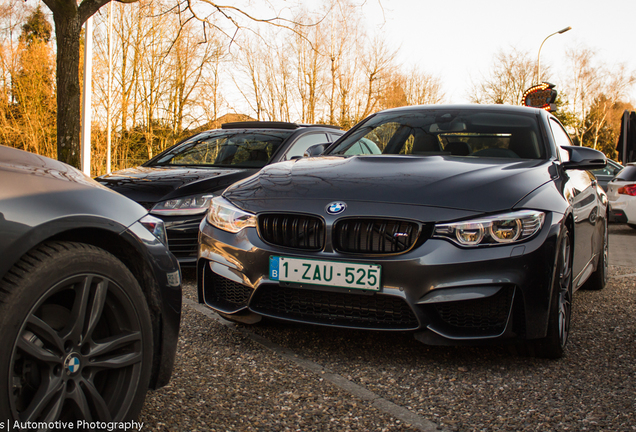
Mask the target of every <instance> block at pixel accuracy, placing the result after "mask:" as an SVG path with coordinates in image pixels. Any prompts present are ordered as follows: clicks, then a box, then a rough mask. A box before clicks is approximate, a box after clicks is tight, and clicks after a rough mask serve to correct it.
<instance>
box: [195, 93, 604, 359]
mask: <svg viewBox="0 0 636 432" xmlns="http://www.w3.org/2000/svg"><path fill="white" fill-rule="evenodd" d="M605 164H606V158H605V156H604V155H603V154H602V153H600V152H598V151H595V150H592V149H589V148H584V147H575V146H572V143H571V141H570V138H569V136H568V134H567V133H566V131H565V130H564V128H563V126H562V125H561V124H560V123H559V121H558V120H557V119H556V118H555V117H554V116H552V115H551V114H549V113H548V112H547V111H544V110H539V109H532V108H525V107H511V106H484V105H460V106H443V105H438V106H421V107H405V108H397V109H392V110H387V111H382V112H379V113H377V114H374V115H372V116H370V117H368V118H366V119H365V120H363V121H362V122H361V123H359V124H358V125H357V126H355V127H354V128H353V129H351V130H350V131H349V132H348V133H347V134H346V135H344V136H343V137H342V138H341V139H339V140H338V141H337V142H335V143H334V144H333V145H331V146H330V147H329V148H328V149H327V150H326V152H325V154H324V155H323V156H322V157H317V158H303V159H297V160H292V161H287V162H281V163H277V164H273V165H270V166H267V167H266V168H264V169H263V170H262V171H260V172H259V173H258V174H256V175H254V176H252V177H249V178H247V179H245V180H243V181H241V182H239V183H237V184H235V185H233V186H231V187H229V188H228V189H227V190H226V191H225V192H224V193H223V195H222V196H220V197H216V198H214V199H213V200H212V202H211V206H210V211H209V212H208V215H207V216H206V219H205V220H204V221H203V222H202V223H201V227H200V228H201V233H200V246H199V258H198V289H199V301H200V302H201V303H205V304H206V305H208V306H209V307H211V308H213V309H214V310H216V311H218V312H219V313H221V314H222V315H223V316H225V317H227V318H229V319H233V320H236V321H242V322H247V323H253V322H257V321H258V319H259V318H260V317H262V316H265V317H272V318H276V319H280V320H286V321H291V322H302V323H312V324H318V325H326V326H336V327H348V328H358V329H373V330H389V331H412V332H413V333H414V335H415V337H416V339H418V340H420V341H422V342H424V343H428V344H443V345H449V344H484V343H488V342H503V341H510V342H514V343H515V344H516V345H517V346H518V347H519V348H520V349H521V350H523V351H524V352H527V353H528V354H531V355H536V356H539V357H547V358H559V357H561V356H563V354H564V352H565V347H566V344H567V341H568V335H569V332H570V319H571V315H572V304H573V294H574V292H575V291H576V290H577V289H579V288H581V287H586V288H589V289H597V290H598V289H602V288H603V287H604V286H605V283H606V278H607V252H608V235H607V213H608V206H607V197H606V195H605V193H604V192H603V190H602V189H601V188H600V187H599V186H598V185H597V183H596V180H595V178H594V176H593V175H592V174H591V173H590V172H589V171H587V170H590V169H596V168H600V167H603V166H605Z"/></svg>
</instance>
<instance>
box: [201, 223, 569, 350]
mask: <svg viewBox="0 0 636 432" xmlns="http://www.w3.org/2000/svg"><path fill="white" fill-rule="evenodd" d="M546 216H547V217H546V221H545V224H544V227H543V228H542V230H541V231H540V232H539V233H538V234H537V235H536V236H535V237H534V238H532V239H531V240H529V241H527V242H525V243H521V244H516V245H511V246H496V247H482V248H475V249H468V248H460V247H458V246H456V245H454V244H452V243H450V242H449V241H446V240H442V239H429V240H427V241H426V242H424V243H423V244H421V245H420V246H419V247H416V248H415V249H413V250H411V251H409V252H407V253H403V254H399V255H391V256H382V257H378V256H364V255H359V254H345V253H338V252H326V251H322V252H303V251H297V250H291V249H287V248H281V247H276V246H272V245H270V244H266V243H264V242H263V241H262V240H261V239H260V237H259V235H258V233H257V231H256V229H254V228H248V229H244V230H243V231H241V232H239V233H238V234H236V235H234V234H230V233H227V232H224V231H222V230H218V229H216V228H214V227H213V226H211V225H210V224H208V223H207V221H205V220H204V221H203V222H202V224H201V233H200V246H199V260H198V290H199V302H200V303H204V304H206V305H208V306H209V307H211V308H213V309H215V310H217V311H219V312H221V313H224V314H230V315H235V316H237V317H240V316H242V315H245V314H253V313H255V314H258V315H263V316H269V317H274V318H278V319H283V320H287V321H293V322H304V323H312V324H319V325H327V326H336V327H348V328H361V329H376V330H401V331H404V330H411V331H418V332H419V333H420V336H419V337H418V339H422V340H424V341H426V342H428V343H436V344H446V343H457V344H460V343H471V342H475V341H481V342H483V341H484V340H488V339H491V340H496V339H501V338H506V337H513V336H516V337H522V338H528V339H535V338H540V337H544V336H545V334H546V330H547V321H548V311H549V307H550V299H551V295H550V294H551V287H552V279H553V277H554V275H553V269H554V264H555V250H556V244H557V238H558V235H559V230H560V227H561V223H562V221H561V216H560V215H558V214H556V215H555V214H548V215H546ZM272 255H276V256H286V257H293V258H309V259H319V260H334V261H344V262H358V263H367V264H379V265H381V266H382V287H381V290H380V291H379V292H368V291H359V290H350V289H346V288H333V287H324V286H316V285H303V284H296V283H294V284H290V283H284V282H281V283H279V282H278V281H273V280H270V279H269V258H270V256H272Z"/></svg>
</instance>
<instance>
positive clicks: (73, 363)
mask: <svg viewBox="0 0 636 432" xmlns="http://www.w3.org/2000/svg"><path fill="white" fill-rule="evenodd" d="M64 368H65V369H66V374H67V375H73V374H75V373H77V372H78V371H79V370H80V360H79V358H78V357H77V355H76V354H73V353H71V354H69V355H68V356H67V357H66V359H65V360H64Z"/></svg>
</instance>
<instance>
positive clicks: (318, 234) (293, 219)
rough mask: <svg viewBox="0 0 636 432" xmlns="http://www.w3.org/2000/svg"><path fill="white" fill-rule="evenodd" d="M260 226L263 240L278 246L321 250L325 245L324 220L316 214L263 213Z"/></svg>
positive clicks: (259, 220)
mask: <svg viewBox="0 0 636 432" xmlns="http://www.w3.org/2000/svg"><path fill="white" fill-rule="evenodd" d="M258 226H259V234H260V236H261V238H262V239H263V241H265V242H267V243H270V244H273V245H276V246H283V247H288V248H294V249H305V250H321V249H322V248H323V247H324V245H325V227H324V222H323V220H322V219H320V218H317V217H315V216H309V215H296V214H262V215H260V216H259V217H258Z"/></svg>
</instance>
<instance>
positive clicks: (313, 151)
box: [303, 143, 331, 157]
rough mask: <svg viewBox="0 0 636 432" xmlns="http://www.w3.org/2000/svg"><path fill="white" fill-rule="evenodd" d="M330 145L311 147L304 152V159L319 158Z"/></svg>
mask: <svg viewBox="0 0 636 432" xmlns="http://www.w3.org/2000/svg"><path fill="white" fill-rule="evenodd" d="M330 145H331V143H323V144H315V145H312V146H311V147H309V148H308V149H307V150H305V153H304V155H303V156H304V157H314V156H320V155H321V154H323V152H324V151H325V150H327V147H329V146H330Z"/></svg>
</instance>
